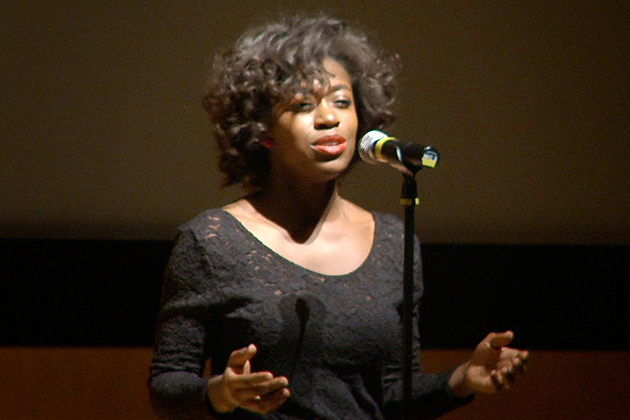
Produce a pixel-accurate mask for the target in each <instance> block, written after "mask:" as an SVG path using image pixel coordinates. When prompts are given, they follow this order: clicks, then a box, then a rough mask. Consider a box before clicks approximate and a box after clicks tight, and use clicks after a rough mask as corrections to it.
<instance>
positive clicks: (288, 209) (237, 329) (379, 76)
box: [149, 16, 528, 420]
mask: <svg viewBox="0 0 630 420" xmlns="http://www.w3.org/2000/svg"><path fill="white" fill-rule="evenodd" d="M394 64H395V60H394V59H393V58H391V57H389V56H387V55H386V54H384V53H382V52H381V51H380V50H379V49H378V48H376V47H375V46H374V45H373V44H372V43H370V42H369V41H368V38H367V37H366V36H365V35H364V34H363V33H361V32H360V31H357V30H355V29H352V28H350V27H348V26H346V25H345V24H344V23H343V22H341V21H339V20H337V19H334V18H329V17H325V16H319V17H314V18H304V17H295V18H291V19H287V20H283V21H279V22H275V23H271V24H269V25H267V26H263V27H259V28H255V29H252V30H250V31H248V32H246V33H245V34H244V35H243V36H242V37H241V38H240V39H239V40H238V41H237V42H236V44H235V45H234V46H233V47H232V48H230V49H228V50H227V51H225V52H224V53H222V54H220V55H218V56H217V57H216V59H215V64H214V67H213V70H212V74H211V75H210V82H209V85H208V88H207V90H206V94H205V96H204V101H203V105H204V107H205V109H206V111H207V112H208V114H209V116H210V119H211V122H212V127H213V131H214V136H215V137H216V140H217V144H218V153H219V155H218V159H219V167H220V169H221V170H222V172H223V173H224V174H225V185H227V186H229V185H239V186H241V187H243V188H244V191H245V194H244V197H243V198H242V199H239V200H237V201H235V202H232V203H230V204H228V205H226V206H225V207H222V208H215V209H211V210H208V211H205V212H203V213H201V214H200V215H198V216H196V217H195V218H194V219H192V220H191V221H189V222H187V223H185V224H184V225H182V226H181V228H180V233H179V236H178V240H177V243H176V245H175V247H174V249H173V252H172V255H171V258H170V260H169V263H168V266H167V268H166V272H165V279H164V284H163V296H162V301H161V310H160V314H159V318H158V322H157V331H156V347H155V353H154V356H153V360H152V364H151V372H150V379H149V389H150V396H151V401H152V404H153V407H154V409H155V411H156V413H157V414H158V415H159V416H160V417H163V418H165V419H224V418H225V419H239V420H248V419H344V420H349V419H351V420H360V419H372V420H375V419H397V418H400V417H399V416H400V407H401V398H402V394H401V371H402V367H401V359H402V349H401V348H402V343H401V341H402V338H401V334H402V331H401V330H402V320H401V311H400V305H401V301H402V281H401V279H402V270H403V261H402V246H403V245H402V244H403V226H402V222H401V221H400V220H399V219H398V218H397V217H394V216H391V215H385V214H380V213H375V212H369V211H366V210H364V209H362V208H360V207H359V206H357V205H355V204H353V203H351V202H349V201H347V200H345V199H344V198H342V197H341V196H340V195H339V193H338V189H337V181H338V179H339V177H341V176H342V175H343V174H344V173H346V171H348V169H349V168H350V167H351V166H352V165H353V163H354V162H355V161H357V159H358V152H357V139H358V138H361V136H363V135H364V134H365V133H367V132H368V131H370V130H372V129H383V128H384V127H386V126H387V125H388V124H389V123H390V122H392V121H393V119H394V114H393V112H392V105H393V102H394V77H393V66H394ZM415 251H416V252H415V265H416V270H415V273H416V275H417V278H416V283H415V294H414V302H415V311H414V331H415V333H416V334H415V340H414V352H415V353H414V389H413V409H414V413H415V417H414V418H435V417H438V416H440V415H441V414H443V413H446V412H448V411H450V410H453V409H455V408H457V407H459V406H461V405H463V404H466V403H469V402H470V401H471V400H472V399H473V396H474V394H475V393H477V392H484V393H495V392H497V391H501V390H503V389H505V388H508V387H509V386H510V385H512V383H513V381H514V379H515V377H517V376H518V375H519V374H520V373H522V372H523V371H524V366H525V362H526V360H527V357H528V353H527V352H526V351H521V350H517V349H513V348H509V347H507V345H508V344H509V342H510V341H511V339H512V333H511V332H510V331H507V332H501V333H490V334H489V335H488V336H487V337H485V338H483V340H482V341H481V342H480V344H479V345H478V346H477V347H476V349H475V350H474V351H472V352H471V357H470V360H469V361H468V362H466V363H464V364H462V365H460V366H455V367H453V368H452V369H450V370H448V371H446V372H443V373H439V374H429V373H425V372H423V371H422V369H421V366H420V352H419V351H420V342H419V332H418V329H417V321H418V317H419V316H420V315H419V311H418V304H419V302H420V300H421V297H422V290H423V288H422V287H423V286H422V278H421V261H420V248H419V242H418V241H416V250H415ZM206 365H208V366H209V369H210V371H211V374H210V375H209V376H204V369H208V366H206Z"/></svg>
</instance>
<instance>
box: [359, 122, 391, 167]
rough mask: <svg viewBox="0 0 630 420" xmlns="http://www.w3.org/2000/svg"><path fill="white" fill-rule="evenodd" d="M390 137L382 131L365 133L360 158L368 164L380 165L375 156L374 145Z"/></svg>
mask: <svg viewBox="0 0 630 420" xmlns="http://www.w3.org/2000/svg"><path fill="white" fill-rule="evenodd" d="M385 137H389V136H388V135H387V134H385V133H383V132H382V131H380V130H372V131H368V132H367V133H365V135H364V136H363V137H362V138H361V141H360V142H359V156H361V159H363V161H365V162H367V163H380V161H379V160H378V159H376V157H375V156H374V143H376V142H377V141H379V140H380V139H382V138H385Z"/></svg>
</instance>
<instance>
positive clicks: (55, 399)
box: [0, 0, 630, 420]
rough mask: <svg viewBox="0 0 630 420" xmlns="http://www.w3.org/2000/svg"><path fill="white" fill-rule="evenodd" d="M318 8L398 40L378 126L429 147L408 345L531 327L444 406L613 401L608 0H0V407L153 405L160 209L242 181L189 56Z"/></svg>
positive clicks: (460, 354) (362, 200) (622, 12)
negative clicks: (395, 70) (505, 379)
mask: <svg viewBox="0 0 630 420" xmlns="http://www.w3.org/2000/svg"><path fill="white" fill-rule="evenodd" d="M322 11H323V12H327V13H329V14H332V15H335V16H338V17H341V18H343V19H345V20H346V21H347V22H348V23H350V24H352V25H356V26H358V27H360V28H362V29H364V30H365V31H366V32H367V33H368V34H370V35H371V36H372V37H373V38H374V39H375V40H377V42H378V43H379V44H380V45H381V46H382V47H383V48H384V49H386V50H387V51H389V52H390V53H393V54H397V55H398V56H399V57H400V64H401V67H400V73H399V77H398V85H399V89H398V102H397V105H396V109H397V113H398V120H397V121H396V122H395V123H394V125H393V126H392V127H391V128H390V129H389V133H390V134H391V135H393V136H396V137H398V138H400V139H403V140H406V141H416V142H419V143H421V144H426V145H432V146H434V147H435V148H437V149H438V150H439V151H440V153H441V155H442V161H441V163H440V165H439V166H438V167H437V168H435V169H424V170H422V171H421V172H420V173H419V174H418V176H417V179H418V183H419V195H420V206H419V207H418V208H417V211H416V230H417V232H418V234H419V235H420V237H421V239H422V241H423V244H424V247H423V257H424V277H425V286H426V287H425V289H426V293H425V299H424V301H423V306H422V316H421V332H422V338H423V344H424V348H425V351H424V355H423V360H424V366H425V368H427V369H428V370H435V371H437V370H442V369H445V368H447V367H448V366H452V365H453V364H454V363H458V362H461V361H463V360H466V357H467V355H468V352H469V349H470V348H471V346H473V345H474V344H475V343H477V342H478V340H480V339H481V338H483V336H484V335H485V334H486V333H487V332H489V331H490V330H499V329H506V328H511V329H514V330H515V333H516V341H515V345H516V346H519V347H527V348H530V349H532V350H534V352H533V357H532V361H531V362H530V364H531V370H530V374H529V375H528V376H527V377H526V378H525V379H524V380H523V381H522V382H523V383H522V384H519V386H517V387H515V389H514V390H512V391H510V392H508V393H506V394H503V395H501V396H497V397H494V398H483V397H481V398H478V399H477V401H475V402H474V403H473V404H471V405H470V406H468V407H465V408H463V409H461V410H458V411H456V412H454V413H452V414H449V415H448V416H447V417H445V418H448V419H451V420H456V419H475V418H481V417H485V418H510V419H517V420H518V419H521V420H525V419H527V420H530V419H531V420H533V419H566V418H580V419H603V418H606V419H625V418H626V417H627V413H628V412H630V387H629V386H628V383H627V380H626V379H627V377H628V375H630V344H629V340H628V338H627V334H626V333H625V331H626V330H627V325H626V323H625V321H623V320H624V319H625V318H626V317H627V315H626V316H624V315H623V313H626V314H627V302H628V299H630V294H629V292H628V287H627V284H628V281H629V280H630V193H629V192H630V171H629V170H628V164H629V162H630V71H629V68H630V43H629V42H628V40H630V2H624V1H613V0H604V1H595V0H571V1H570V0H547V1H538V0H534V1H516V0H514V1H508V0H499V1H493V2H479V1H473V0H460V1H448V0H447V1H439V2H434V1H409V0H396V1H393V0H378V1H377V0H366V1H358V0H357V1H352V2H338V1H329V0H319V1H312V0H304V1H300V2H289V1H286V0H283V1H280V0H272V1H267V2H260V1H253V0H233V1H214V0H207V1H201V0H197V1H193V0H191V1H180V2H173V1H163V0H156V1H153V2H147V1H138V0H124V1H119V2H99V1H79V0H56V1H50V0H35V1H31V2H19V1H13V0H7V1H4V2H2V3H1V4H0V92H1V94H0V110H1V112H0V267H2V270H1V271H0V273H1V274H0V318H1V319H3V320H4V321H3V322H2V323H0V324H1V325H0V417H2V418H6V419H42V420H43V419H46V420H50V419H104V418H111V419H132V418H133V419H153V418H154V416H153V414H152V413H151V409H150V407H149V403H148V398H147V390H146V378H147V375H148V373H147V372H148V365H149V362H150V357H151V352H152V349H151V346H152V344H153V341H152V340H153V326H154V324H155V317H156V316H157V311H158V304H159V296H160V288H161V273H162V270H163V268H164V265H165V264H166V259H167V257H168V254H169V252H170V248H171V246H172V240H173V239H174V237H175V235H176V232H177V226H178V225H179V224H181V223H183V222H185V221H186V220H188V219H190V218H192V217H193V216H194V215H195V214H197V213H199V212H200V211H202V210H205V209H207V208H210V207H216V206H221V205H223V204H226V203H228V202H230V201H231V200H234V199H235V198H237V197H239V196H240V194H241V191H239V190H238V189H227V190H222V189H220V188H219V186H220V183H221V176H220V174H219V173H218V171H217V170H216V159H215V149H214V145H213V142H212V139H211V138H210V135H209V128H208V122H207V120H206V116H205V115H204V112H203V110H202V108H201V96H202V91H203V87H204V84H205V81H206V77H207V71H208V68H209V66H210V64H211V58H212V56H213V54H214V53H216V52H217V51H218V49H220V48H222V47H225V46H228V45H230V44H231V43H232V42H234V40H235V39H236V37H237V36H238V35H239V34H240V33H241V32H242V31H243V30H244V29H245V28H247V27H249V26H251V25H256V24H259V23H263V22H266V21H268V20H270V19H275V18H277V17H278V16H279V15H291V14H294V13H296V12H299V13H305V14H308V13H319V12H322ZM401 183H402V177H401V175H400V174H399V173H398V172H397V171H396V170H394V169H392V168H390V167H389V166H387V165H368V164H359V165H357V166H356V167H355V168H354V170H353V171H352V172H351V173H350V174H348V176H347V177H346V178H345V179H344V180H343V182H342V193H343V194H344V195H345V196H346V197H348V198H350V199H352V200H353V201H355V202H357V203H358V204H359V205H361V206H363V207H365V208H368V209H372V210H377V211H382V212H388V213H393V214H398V215H402V210H401V207H400V205H399V198H400V187H401ZM624 308H625V309H624ZM104 407H107V409H106V410H104Z"/></svg>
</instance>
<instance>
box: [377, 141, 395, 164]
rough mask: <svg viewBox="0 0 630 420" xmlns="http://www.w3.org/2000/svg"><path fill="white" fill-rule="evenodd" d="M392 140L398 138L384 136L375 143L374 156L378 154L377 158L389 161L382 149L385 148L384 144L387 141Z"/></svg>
mask: <svg viewBox="0 0 630 420" xmlns="http://www.w3.org/2000/svg"><path fill="white" fill-rule="evenodd" d="M390 140H396V139H395V138H394V137H383V138H382V139H379V140H378V141H377V142H376V144H375V145H374V156H376V158H377V159H378V160H380V161H381V162H386V161H387V159H385V158H383V155H382V154H381V149H383V146H384V145H385V143H387V142H388V141H390Z"/></svg>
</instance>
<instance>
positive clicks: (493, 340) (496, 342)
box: [486, 330, 514, 349]
mask: <svg viewBox="0 0 630 420" xmlns="http://www.w3.org/2000/svg"><path fill="white" fill-rule="evenodd" d="M513 338H514V333H513V332H512V331H509V330H508V331H505V332H501V333H496V332H492V333H490V334H488V335H487V336H486V341H487V342H488V343H489V344H490V347H493V348H495V349H500V348H501V347H503V346H506V345H508V344H510V342H511V341H512V339H513Z"/></svg>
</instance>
